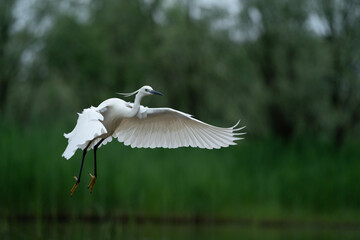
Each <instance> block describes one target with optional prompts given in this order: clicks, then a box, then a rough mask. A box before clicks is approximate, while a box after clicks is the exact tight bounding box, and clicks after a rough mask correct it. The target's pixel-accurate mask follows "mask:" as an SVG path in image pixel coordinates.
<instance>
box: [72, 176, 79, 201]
mask: <svg viewBox="0 0 360 240" xmlns="http://www.w3.org/2000/svg"><path fill="white" fill-rule="evenodd" d="M74 179H75V181H76V182H75V184H74V186H73V187H72V189H71V190H70V197H72V195H73V194H74V192H75V191H76V189H77V187H78V186H79V183H80V181H78V178H77V177H76V176H74Z"/></svg>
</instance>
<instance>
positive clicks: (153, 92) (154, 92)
mask: <svg viewBox="0 0 360 240" xmlns="http://www.w3.org/2000/svg"><path fill="white" fill-rule="evenodd" d="M150 93H152V94H156V95H159V96H163V95H162V93H160V92H158V91H155V90H150Z"/></svg>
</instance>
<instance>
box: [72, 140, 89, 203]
mask: <svg viewBox="0 0 360 240" xmlns="http://www.w3.org/2000/svg"><path fill="white" fill-rule="evenodd" d="M90 144H91V142H89V144H88V145H87V146H86V148H84V150H83V156H82V160H81V165H80V171H79V176H78V177H76V176H74V179H75V181H76V182H75V184H74V186H73V187H72V188H71V190H70V197H72V195H73V194H74V192H75V191H76V189H77V187H78V186H79V183H80V178H81V172H82V168H83V165H84V159H85V155H86V152H87V149H88V147H89V146H90Z"/></svg>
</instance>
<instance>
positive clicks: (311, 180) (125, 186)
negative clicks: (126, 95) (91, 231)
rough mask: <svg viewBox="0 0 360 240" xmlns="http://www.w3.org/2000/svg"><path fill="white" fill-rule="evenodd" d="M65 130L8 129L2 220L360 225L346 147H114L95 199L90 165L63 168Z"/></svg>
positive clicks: (354, 164)
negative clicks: (144, 217) (139, 217)
mask: <svg viewBox="0 0 360 240" xmlns="http://www.w3.org/2000/svg"><path fill="white" fill-rule="evenodd" d="M68 130H69V129H67V128H63V127H45V128H40V127H34V128H29V129H18V128H15V127H7V126H5V125H2V126H1V132H2V133H1V135H0V152H1V161H0V173H1V174H0V182H1V183H2V184H0V192H1V194H2V197H1V198H0V212H1V214H3V215H4V216H9V215H14V214H31V215H42V214H50V215H54V216H56V215H58V214H68V215H74V216H76V215H78V214H96V215H100V216H101V215H116V214H123V213H126V214H132V213H134V214H139V213H141V214H156V215H172V214H175V215H183V216H184V215H185V216H189V215H195V214H197V215H204V216H214V217H215V216H227V217H240V218H242V217H243V218H301V219H314V218H315V219H319V218H321V219H337V220H339V219H343V220H354V219H356V216H357V214H358V213H360V190H359V186H358V185H359V182H360V181H359V180H360V174H359V173H360V159H359V156H360V148H359V147H358V146H357V145H356V144H353V145H352V144H347V145H345V146H344V147H342V148H341V149H334V148H333V147H332V146H331V145H329V144H324V143H319V142H314V141H311V140H309V141H303V142H298V143H290V144H285V143H283V142H280V141H276V140H264V141H253V140H251V139H249V138H248V139H247V140H246V141H242V142H240V144H239V145H238V146H235V147H231V148H227V149H221V150H213V151H208V150H201V149H190V148H182V149H175V150H165V149H155V150H146V149H131V148H129V147H124V146H123V144H121V143H118V142H117V141H115V140H113V142H111V143H109V144H107V145H106V146H103V147H102V148H100V150H99V151H98V159H99V160H98V181H97V182H96V184H95V187H94V192H93V194H92V195H90V194H89V192H88V189H87V184H88V183H89V181H90V178H89V176H88V175H87V174H86V173H87V172H88V171H90V172H93V153H92V152H89V154H88V155H87V158H86V162H85V166H84V172H83V176H82V179H81V180H82V181H81V183H80V186H79V188H78V190H77V192H76V193H75V195H74V196H73V197H72V198H70V197H69V192H70V189H71V187H72V185H73V183H74V180H73V178H72V176H73V175H75V174H77V173H78V170H79V167H80V158H81V152H79V151H78V152H77V153H76V155H75V156H74V157H73V158H72V159H71V160H70V161H66V160H65V159H63V158H61V154H62V152H63V150H64V148H65V146H66V140H65V139H64V138H63V136H62V133H63V132H64V131H68Z"/></svg>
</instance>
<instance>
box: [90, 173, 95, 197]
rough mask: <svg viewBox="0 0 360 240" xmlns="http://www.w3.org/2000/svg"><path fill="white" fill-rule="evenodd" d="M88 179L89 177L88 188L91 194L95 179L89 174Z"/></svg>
mask: <svg viewBox="0 0 360 240" xmlns="http://www.w3.org/2000/svg"><path fill="white" fill-rule="evenodd" d="M89 175H90V177H91V181H90V183H89V185H88V188H90V193H92V191H93V187H94V184H95V181H96V177H95V176H94V175H92V174H91V173H89Z"/></svg>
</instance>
